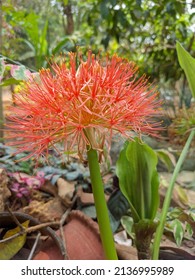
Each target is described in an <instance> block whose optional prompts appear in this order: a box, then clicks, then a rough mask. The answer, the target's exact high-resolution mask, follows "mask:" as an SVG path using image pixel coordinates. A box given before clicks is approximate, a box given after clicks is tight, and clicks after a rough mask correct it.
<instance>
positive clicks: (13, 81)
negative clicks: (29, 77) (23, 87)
mask: <svg viewBox="0 0 195 280" xmlns="http://www.w3.org/2000/svg"><path fill="white" fill-rule="evenodd" d="M20 82H21V81H20V80H16V79H14V78H9V79H7V80H5V81H4V82H3V83H1V84H0V86H2V87H6V86H10V85H18V84H19V83H20Z"/></svg>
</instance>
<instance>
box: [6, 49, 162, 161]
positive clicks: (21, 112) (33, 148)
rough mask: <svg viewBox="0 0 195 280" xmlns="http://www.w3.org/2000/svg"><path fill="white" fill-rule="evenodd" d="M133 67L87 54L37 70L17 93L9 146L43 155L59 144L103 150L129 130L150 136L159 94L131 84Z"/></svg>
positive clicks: (137, 83) (140, 83) (137, 82)
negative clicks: (106, 142) (114, 138)
mask: <svg viewBox="0 0 195 280" xmlns="http://www.w3.org/2000/svg"><path fill="white" fill-rule="evenodd" d="M136 72H137V67H136V66H135V64H134V63H132V62H129V61H127V60H125V59H123V58H119V57H118V56H117V55H114V56H112V57H111V58H108V57H106V59H105V60H103V59H100V58H97V57H95V56H94V55H93V54H92V53H91V52H88V57H87V60H86V61H83V59H82V58H80V59H79V66H78V68H77V56H76V54H74V53H70V61H69V64H68V63H66V62H62V63H61V64H60V65H59V64H57V63H52V71H50V70H49V69H42V70H40V79H39V80H37V78H34V79H30V80H29V81H28V82H26V83H25V86H24V87H23V89H22V90H21V92H20V93H18V94H16V106H14V107H12V108H11V112H12V115H11V116H9V120H10V121H11V124H10V125H9V129H10V130H11V135H10V136H9V138H11V139H14V141H13V142H12V143H11V144H12V145H16V146H18V152H23V151H29V152H30V156H32V155H35V156H39V155H42V154H44V153H45V152H46V153H47V152H48V149H49V148H50V147H55V146H56V143H59V142H62V143H63V145H64V150H65V151H71V150H72V149H73V148H74V147H77V149H78V152H79V153H82V152H83V150H84V149H85V147H86V145H89V146H90V147H92V148H94V149H97V150H100V151H101V150H102V148H103V145H104V143H105V141H106V140H110V139H111V136H112V134H113V133H114V132H117V133H120V134H122V135H123V136H124V137H126V138H131V137H132V132H136V133H137V134H140V133H141V132H144V133H149V134H155V131H156V130H157V128H158V124H156V123H155V122H154V121H152V120H151V119H152V117H154V116H157V115H158V114H159V107H160V106H159V102H158V101H157V95H158V92H156V90H155V89H154V88H151V86H150V85H149V84H148V81H147V80H146V79H145V77H141V78H140V79H137V80H136Z"/></svg>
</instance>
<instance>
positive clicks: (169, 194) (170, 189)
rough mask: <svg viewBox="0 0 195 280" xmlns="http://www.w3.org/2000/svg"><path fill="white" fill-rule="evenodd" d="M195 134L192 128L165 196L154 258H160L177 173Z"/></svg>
mask: <svg viewBox="0 0 195 280" xmlns="http://www.w3.org/2000/svg"><path fill="white" fill-rule="evenodd" d="M194 136H195V130H192V131H191V133H190V135H189V137H188V140H187V141H186V144H185V146H184V148H183V150H182V152H181V155H180V157H179V159H178V162H177V164H176V166H175V169H174V172H173V175H172V178H171V182H170V184H169V187H168V190H167V193H166V196H165V200H164V203H163V208H162V212H161V217H160V223H159V226H158V228H157V231H156V234H155V238H154V244H153V257H152V259H153V260H157V259H158V258H159V248H160V241H161V238H162V235H163V230H164V226H165V221H166V216H167V212H168V208H169V205H170V201H171V197H172V192H173V188H174V185H175V181H176V178H177V175H178V173H179V171H180V169H181V166H182V164H183V162H184V160H185V157H186V155H187V153H188V150H189V147H190V144H191V141H192V139H193V137H194Z"/></svg>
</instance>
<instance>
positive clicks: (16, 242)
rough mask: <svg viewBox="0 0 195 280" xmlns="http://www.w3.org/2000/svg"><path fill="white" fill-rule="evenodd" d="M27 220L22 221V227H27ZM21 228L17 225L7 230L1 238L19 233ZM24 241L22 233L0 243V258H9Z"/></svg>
mask: <svg viewBox="0 0 195 280" xmlns="http://www.w3.org/2000/svg"><path fill="white" fill-rule="evenodd" d="M28 224H29V221H26V222H24V223H22V227H23V228H24V229H26V228H28ZM20 231H21V228H20V227H19V226H17V227H16V228H14V229H10V230H8V231H7V232H6V233H5V235H4V236H3V239H6V238H9V237H12V236H14V235H15V234H17V233H19V232H20ZM25 242H26V233H23V234H21V235H19V236H17V237H15V238H13V239H10V240H7V241H5V242H4V243H1V244H0V260H10V259H11V258H12V257H13V256H15V254H16V253H17V252H18V251H19V250H20V249H21V248H22V247H23V246H24V244H25Z"/></svg>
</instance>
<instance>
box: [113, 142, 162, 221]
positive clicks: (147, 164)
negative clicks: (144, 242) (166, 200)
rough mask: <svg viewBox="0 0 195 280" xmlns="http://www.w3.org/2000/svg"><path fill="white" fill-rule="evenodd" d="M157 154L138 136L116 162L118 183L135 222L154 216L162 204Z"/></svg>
mask: <svg viewBox="0 0 195 280" xmlns="http://www.w3.org/2000/svg"><path fill="white" fill-rule="evenodd" d="M157 162H158V159H157V155H156V153H155V152H154V151H153V150H152V149H151V148H150V147H149V146H148V145H146V144H144V143H140V140H139V139H138V138H135V139H134V141H132V142H126V143H125V147H124V149H123V150H122V151H121V153H120V156H119V159H118V161H117V164H116V173H117V176H118V178H119V186H120V189H121V191H122V193H123V194H124V196H125V197H126V198H127V200H128V201H129V204H130V208H131V211H132V216H133V218H134V221H135V222H138V221H139V220H140V219H154V218H155V215H156V212H157V209H158V205H159V193H158V186H159V177H158V173H157V170H156V166H157Z"/></svg>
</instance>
